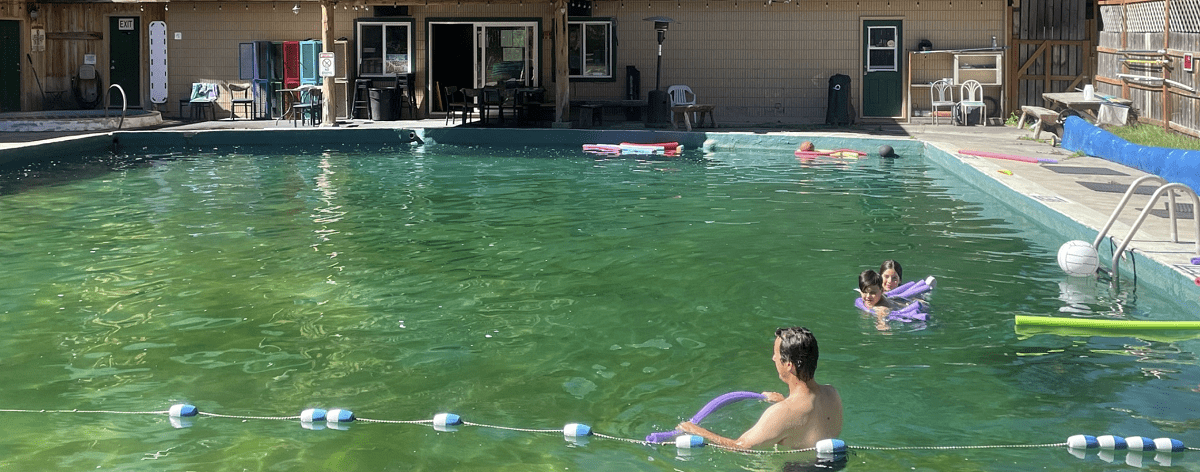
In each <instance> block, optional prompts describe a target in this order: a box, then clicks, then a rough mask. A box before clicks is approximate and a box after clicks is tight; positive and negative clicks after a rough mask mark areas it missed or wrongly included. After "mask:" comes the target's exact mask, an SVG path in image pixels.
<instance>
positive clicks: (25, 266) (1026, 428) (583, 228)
mask: <svg viewBox="0 0 1200 472" xmlns="http://www.w3.org/2000/svg"><path fill="white" fill-rule="evenodd" d="M0 221H2V222H3V225H0V255H2V256H3V259H2V260H3V261H4V269H3V270H2V271H0V324H2V326H4V329H5V331H6V334H5V335H4V336H0V371H3V372H4V382H3V387H0V410H27V411H20V412H16V411H4V412H0V418H3V421H4V423H5V425H6V428H5V430H6V433H5V434H3V435H0V451H4V453H3V454H0V469H5V470H154V471H161V470H168V471H189V470H203V471H235V470H236V471H241V470H261V471H309V470H339V471H360V470H361V471H378V470H438V471H440V470H463V471H471V470H487V471H531V470H546V471H549V470H598V471H607V470H643V471H672V470H723V471H724V470H756V471H757V470H781V469H785V468H789V467H793V466H795V465H796V464H803V463H806V462H811V461H812V459H813V455H812V454H811V453H791V454H769V455H742V454H736V453H729V452H722V451H716V450H712V449H705V450H701V451H697V452H695V453H693V454H690V455H685V456H681V455H679V454H678V453H677V451H676V449H675V448H674V447H673V446H647V445H644V444H637V443H635V442H627V441H619V440H611V439H604V438H592V439H591V440H590V441H588V442H587V443H586V444H572V443H569V442H567V441H564V440H563V438H562V435H561V434H555V433H537V432H526V431H518V430H510V429H498V428H485V427H463V428H461V429H459V430H458V431H456V432H439V431H435V430H434V429H433V428H431V427H429V426H428V425H419V424H393V423H364V422H361V421H360V422H355V423H352V424H350V425H349V426H348V427H345V428H344V429H333V428H326V429H321V430H309V429H305V428H302V427H301V426H300V424H299V423H298V422H296V421H279V420H264V419H238V418H219V417H199V418H196V419H194V420H193V421H192V422H191V425H190V426H189V427H185V428H175V427H172V425H171V423H170V422H169V421H168V418H167V417H166V416H165V415H126V414H118V413H40V412H38V411H40V410H73V409H79V410H89V411H90V410H104V411H113V412H139V411H158V410H165V409H167V408H168V407H169V406H170V405H171V404H174V403H181V402H186V403H191V404H194V405H196V406H197V407H198V408H199V409H200V410H201V411H204V412H210V413H216V414H222V415H233V416H266V417H282V416H294V415H298V414H299V412H300V411H301V410H303V409H305V408H310V407H319V408H346V409H349V410H352V411H353V412H354V413H355V414H356V415H357V416H358V417H360V418H367V419H379V420H428V419H430V418H432V417H433V415H434V414H436V413H440V412H452V413H457V414H459V415H461V416H462V417H463V418H464V419H466V420H467V421H470V422H474V423H482V424H487V425H497V426H503V427H507V428H517V429H538V430H540V429H560V428H562V426H563V425H564V424H567V423H573V422H579V423H585V424H588V425H590V426H591V427H592V428H593V429H594V430H595V431H596V432H599V433H603V434H605V435H609V436H615V437H619V438H630V439H641V438H643V437H644V436H645V435H646V434H648V433H651V432H654V431H659V430H663V429H670V428H671V427H673V426H674V425H675V424H676V423H678V422H679V421H680V420H681V419H684V418H687V417H690V416H691V415H692V414H693V413H695V412H696V410H697V409H699V408H700V407H701V406H703V405H704V403H705V402H707V401H708V400H710V399H712V398H713V397H715V396H717V395H720V394H723V393H726V392H729V391H733V390H749V391H764V390H771V391H780V390H781V389H782V387H783V384H782V383H781V382H779V381H778V379H777V378H776V375H775V371H774V370H773V368H772V364H771V359H770V357H771V351H770V349H771V343H772V337H771V336H772V335H773V332H774V329H775V328H777V327H781V326H793V325H800V326H807V327H809V328H810V329H812V330H813V332H814V333H815V334H816V336H817V337H818V339H819V341H820V346H821V360H820V363H819V367H818V371H817V380H818V381H819V382H822V383H832V384H834V385H835V386H837V387H838V389H839V390H840V392H841V396H842V399H843V402H844V404H845V407H846V411H845V419H846V421H845V428H844V432H843V434H842V439H844V440H845V441H846V442H847V443H848V444H850V445H851V446H856V445H857V446H878V447H898V446H977V445H999V444H1027V445H1028V444H1047V443H1059V442H1063V441H1065V440H1066V438H1067V437H1068V436H1070V435H1073V434H1079V433H1083V434H1093V435H1101V434H1116V435H1122V436H1134V435H1140V436H1147V437H1151V438H1155V437H1164V436H1165V437H1174V438H1177V439H1180V440H1183V441H1184V442H1185V443H1188V444H1189V445H1195V444H1196V443H1197V442H1198V441H1200V436H1197V434H1196V432H1195V431H1196V429H1197V426H1200V419H1197V418H1198V417H1197V414H1196V408H1195V405H1196V404H1197V398H1198V397H1197V396H1198V395H1200V393H1197V391H1198V390H1200V366H1198V363H1197V357H1196V352H1197V350H1198V349H1200V345H1198V343H1197V341H1195V340H1192V339H1189V338H1188V336H1186V335H1183V336H1179V337H1177V338H1171V339H1166V340H1163V339H1159V340H1154V339H1139V338H1137V337H1132V336H1116V337H1100V336H1093V337H1065V336H1056V335H1045V334H1043V335H1018V334H1017V333H1015V332H1014V329H1013V321H1012V319H1013V315H1017V314H1032V315H1066V314H1075V315H1079V316H1095V317H1100V316H1108V317H1117V318H1130V319H1194V317H1195V313H1196V308H1197V301H1195V300H1174V299H1169V298H1168V297H1166V296H1164V295H1162V293H1163V292H1162V291H1160V290H1158V289H1157V288H1155V287H1147V286H1134V285H1133V284H1132V283H1127V282H1125V281H1124V280H1123V281H1122V284H1121V285H1119V286H1117V287H1115V288H1114V287H1110V286H1109V284H1108V282H1107V281H1097V280H1088V279H1070V278H1068V277H1066V276H1065V275H1063V274H1062V272H1061V271H1060V270H1059V269H1058V267H1057V266H1056V265H1055V262H1054V254H1055V251H1056V250H1057V248H1058V246H1059V245H1060V244H1061V243H1062V242H1063V238H1062V237H1061V236H1058V235H1056V234H1054V233H1052V232H1050V231H1049V230H1047V229H1045V228H1044V227H1043V226H1042V225H1040V224H1038V223H1037V221H1034V220H1031V219H1029V217H1028V216H1027V215H1021V214H1016V213H1014V212H1012V211H1010V210H1008V208H1007V207H1005V206H1004V205H1003V204H1002V203H1000V201H999V200H997V199H995V198H993V197H992V196H988V195H984V194H983V193H982V192H980V191H977V190H975V189H973V188H971V187H969V186H966V185H963V184H960V183H958V181H957V179H956V178H954V177H952V176H951V175H950V174H949V173H947V172H945V171H943V170H941V169H938V168H936V167H933V166H931V165H929V164H928V163H927V162H926V161H925V160H924V159H922V158H921V157H920V156H911V155H910V156H905V157H903V158H901V159H880V158H878V157H877V156H869V157H867V158H864V159H860V160H850V161H837V160H821V161H810V162H799V161H797V160H796V159H795V158H794V157H793V156H792V155H791V150H790V149H784V148H779V149H745V150H736V151H718V152H709V153H705V152H700V151H689V152H688V154H687V155H686V156H684V157H683V158H679V159H670V160H665V159H664V160H639V159H633V158H616V159H603V158H598V157H596V156H589V155H585V154H582V153H580V152H578V151H576V150H574V149H557V148H477V147H455V146H445V145H436V146H424V147H415V148H402V149H398V150H388V151H386V152H384V151H379V152H354V153H348V152H336V153H333V152H329V153H320V152H314V153H307V154H304V153H289V154H255V153H250V152H248V151H243V152H230V153H221V154H203V153H179V154H172V155H169V156H162V155H159V156H157V157H146V156H142V157H138V156H121V157H117V158H113V157H105V158H99V159H79V160H70V161H65V162H61V163H57V164H55V165H46V166H40V167H33V168H28V169H20V170H10V171H8V172H7V173H6V174H5V175H4V176H3V178H0ZM884 259H898V260H900V261H901V262H902V263H903V264H904V267H905V276H906V279H915V278H920V277H924V276H926V275H931V274H932V275H935V276H937V278H938V288H937V289H936V290H935V292H934V293H933V295H932V296H931V298H930V300H931V303H932V306H933V308H932V318H931V320H930V321H929V322H928V323H924V324H903V323H892V324H890V325H889V326H887V327H886V329H880V328H881V327H878V326H876V325H875V323H874V322H872V321H871V320H870V319H868V317H866V316H865V315H863V314H860V313H859V312H857V311H856V310H855V309H854V307H853V300H854V297H855V296H856V295H855V293H854V292H853V291H852V289H853V288H855V287H856V277H857V274H858V273H859V272H860V271H862V270H864V269H867V268H877V267H878V265H879V263H880V262H881V261H883V260H884ZM763 408H764V404H762V403H753V402H743V403H739V404H736V405H734V406H730V407H728V408H725V409H723V410H720V411H719V412H718V413H716V414H714V415H713V416H711V417H710V418H709V419H708V420H707V421H706V422H705V424H706V425H708V426H710V427H711V428H713V429H715V430H717V431H719V432H723V433H725V434H727V435H730V436H736V435H737V434H739V433H740V432H741V430H743V429H744V428H746V427H748V426H749V425H750V424H751V423H752V422H753V421H754V419H755V418H756V417H757V415H758V414H759V413H760V412H761V411H762V409H763ZM1139 458H1140V459H1142V460H1143V464H1144V467H1151V466H1159V467H1161V466H1162V464H1163V461H1167V462H1170V463H1171V465H1172V466H1173V467H1181V468H1184V469H1191V470H1197V469H1200V466H1198V465H1197V464H1200V461H1198V460H1197V456H1196V453H1195V452H1188V453H1180V454H1174V455H1171V456H1169V457H1166V458H1163V457H1160V458H1158V459H1157V460H1156V459H1155V456H1154V455H1153V454H1147V455H1144V456H1143V455H1140V454H1139V455H1138V456H1137V457H1134V458H1127V457H1126V454H1125V453H1124V452H1119V453H1117V454H1115V457H1113V458H1103V457H1099V456H1097V454H1096V453H1095V452H1089V453H1088V454H1087V455H1086V456H1085V457H1084V458H1082V459H1081V458H1077V457H1075V456H1073V455H1071V454H1069V453H1068V452H1067V450H1066V449H1065V448H1062V447H1044V448H1017V449H968V450H900V451H883V450H863V449H860V450H854V451H853V452H852V453H851V454H850V455H849V457H848V459H847V462H846V464H845V467H846V470H872V471H874V470H986V471H1009V470H1012V471H1026V470H1034V469H1039V470H1080V469H1088V470H1108V469H1111V470H1128V469H1129V466H1128V465H1127V464H1126V462H1127V461H1131V462H1132V461H1136V460H1137V459H1139ZM1109 461H1111V463H1110V462H1109Z"/></svg>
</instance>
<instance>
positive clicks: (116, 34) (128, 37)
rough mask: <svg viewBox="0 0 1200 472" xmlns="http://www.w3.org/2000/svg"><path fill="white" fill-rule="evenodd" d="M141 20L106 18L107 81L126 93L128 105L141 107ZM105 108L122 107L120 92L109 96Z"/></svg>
mask: <svg viewBox="0 0 1200 472" xmlns="http://www.w3.org/2000/svg"><path fill="white" fill-rule="evenodd" d="M140 20H141V19H140V18H137V17H129V16H114V17H110V18H109V19H108V32H109V35H108V37H109V38H110V39H109V40H108V58H109V59H108V62H109V64H108V80H109V82H110V83H114V84H118V85H120V86H121V88H122V89H124V90H125V98H126V100H129V104H128V106H129V107H131V108H133V107H141V106H142V98H141V97H142V90H141V88H142V80H141V77H142V63H141V61H140V60H139V59H140V58H141V57H142V41H141V35H140V33H141V28H139V26H140V23H141V21H140ZM108 97H109V98H108V105H109V106H113V107H120V106H121V93H120V92H117V91H116V89H114V90H113V91H112V93H109V94H108Z"/></svg>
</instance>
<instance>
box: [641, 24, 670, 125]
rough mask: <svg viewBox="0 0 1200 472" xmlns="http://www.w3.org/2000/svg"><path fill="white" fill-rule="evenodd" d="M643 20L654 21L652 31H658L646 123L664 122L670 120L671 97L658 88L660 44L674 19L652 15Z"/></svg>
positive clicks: (660, 56) (660, 72)
mask: <svg viewBox="0 0 1200 472" xmlns="http://www.w3.org/2000/svg"><path fill="white" fill-rule="evenodd" d="M644 20H645V21H653V22H654V31H657V32H658V65H657V67H656V68H655V71H654V90H652V91H650V92H649V93H647V94H646V123H656V124H661V123H666V122H667V121H669V120H670V114H671V97H668V96H667V92H664V91H662V90H660V83H659V80H661V78H662V45H663V40H665V39H667V27H668V26H670V25H671V23H675V20H672V19H670V18H667V17H665V16H652V17H650V18H645V19H644Z"/></svg>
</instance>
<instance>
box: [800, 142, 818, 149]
mask: <svg viewBox="0 0 1200 472" xmlns="http://www.w3.org/2000/svg"><path fill="white" fill-rule="evenodd" d="M813 149H816V147H815V146H813V143H812V141H805V142H802V143H800V150H801V151H812V150H813Z"/></svg>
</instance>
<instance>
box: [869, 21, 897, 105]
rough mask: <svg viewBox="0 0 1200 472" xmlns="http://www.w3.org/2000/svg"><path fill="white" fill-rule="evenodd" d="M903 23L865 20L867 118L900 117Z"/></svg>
mask: <svg viewBox="0 0 1200 472" xmlns="http://www.w3.org/2000/svg"><path fill="white" fill-rule="evenodd" d="M903 23H904V22H903V21H901V20H863V42H862V44H863V64H864V67H863V81H862V83H863V93H862V109H863V116H864V117H887V118H891V117H898V116H900V109H901V105H902V103H903V100H902V98H903V96H902V91H903V86H904V82H903V80H902V77H901V74H900V52H901V51H902V50H903V49H904V47H903V44H904V41H903V39H904V38H903V35H902V33H903Z"/></svg>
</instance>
